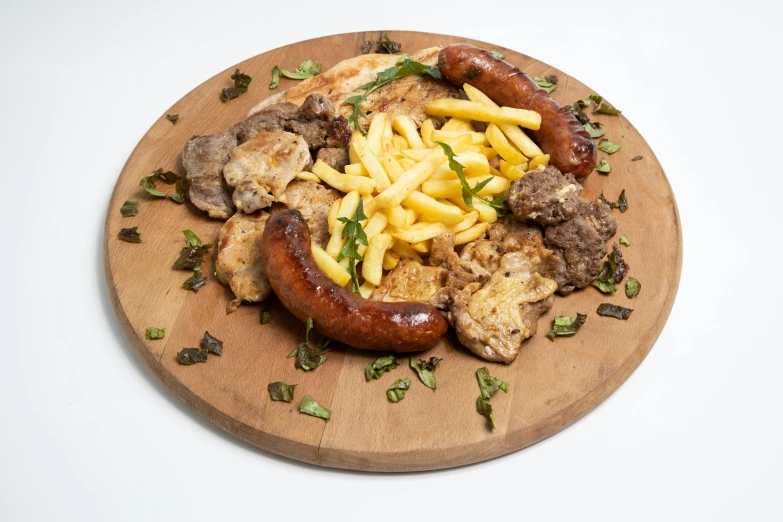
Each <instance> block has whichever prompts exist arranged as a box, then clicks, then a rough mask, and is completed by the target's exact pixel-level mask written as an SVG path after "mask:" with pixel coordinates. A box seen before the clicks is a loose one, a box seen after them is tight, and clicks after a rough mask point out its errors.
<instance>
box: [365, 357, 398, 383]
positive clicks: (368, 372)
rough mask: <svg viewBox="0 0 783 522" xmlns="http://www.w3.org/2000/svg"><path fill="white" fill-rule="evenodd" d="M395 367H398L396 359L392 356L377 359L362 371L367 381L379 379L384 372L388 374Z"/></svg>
mask: <svg viewBox="0 0 783 522" xmlns="http://www.w3.org/2000/svg"><path fill="white" fill-rule="evenodd" d="M397 366H399V363H398V362H397V358H396V357H395V356H393V355H387V356H385V357H378V358H377V359H375V360H374V361H373V362H371V363H370V364H368V365H367V368H365V369H364V378H365V379H366V380H368V381H369V380H371V379H380V378H381V375H383V374H384V372H390V371H392V370H393V369H395V368H396V367H397Z"/></svg>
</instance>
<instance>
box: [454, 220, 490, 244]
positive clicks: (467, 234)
mask: <svg viewBox="0 0 783 522" xmlns="http://www.w3.org/2000/svg"><path fill="white" fill-rule="evenodd" d="M488 226H489V223H479V224H478V225H473V226H472V227H470V228H469V229H467V230H463V231H462V232H457V233H456V234H454V244H455V245H464V244H465V243H470V242H471V241H475V240H477V239H478V238H480V237H481V236H483V235H484V231H486V230H487V227H488Z"/></svg>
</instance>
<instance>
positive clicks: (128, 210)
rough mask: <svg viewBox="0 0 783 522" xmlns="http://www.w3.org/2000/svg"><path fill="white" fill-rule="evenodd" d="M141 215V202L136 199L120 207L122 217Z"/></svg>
mask: <svg viewBox="0 0 783 522" xmlns="http://www.w3.org/2000/svg"><path fill="white" fill-rule="evenodd" d="M138 213H139V201H138V200H136V199H129V200H127V201H126V202H125V203H123V204H122V206H121V207H120V214H122V217H131V216H135V215H137V214H138Z"/></svg>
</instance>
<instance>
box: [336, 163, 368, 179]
mask: <svg viewBox="0 0 783 522" xmlns="http://www.w3.org/2000/svg"><path fill="white" fill-rule="evenodd" d="M345 173H346V174H348V175H349V176H366V177H368V178H369V177H370V173H369V172H367V169H366V168H364V165H362V164H361V163H349V164H348V165H346V166H345ZM338 174H339V172H338Z"/></svg>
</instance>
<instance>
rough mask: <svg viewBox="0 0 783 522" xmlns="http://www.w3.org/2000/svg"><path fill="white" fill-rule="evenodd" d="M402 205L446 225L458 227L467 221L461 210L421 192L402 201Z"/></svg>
mask: <svg viewBox="0 0 783 522" xmlns="http://www.w3.org/2000/svg"><path fill="white" fill-rule="evenodd" d="M402 204H403V205H405V206H406V207H408V208H410V209H413V210H415V211H416V212H418V213H419V214H421V215H422V216H424V217H426V218H427V219H429V220H430V221H440V222H441V223H445V224H446V225H456V224H457V223H462V221H464V219H465V217H464V216H463V215H462V211H460V209H459V208H457V207H454V206H451V205H444V204H443V203H440V202H438V201H437V200H435V199H434V198H431V197H430V196H427V195H426V194H423V193H421V192H419V191H414V192H411V194H410V196H408V197H407V198H405V199H403V200H402ZM411 224H412V223H411ZM408 226H410V225H408Z"/></svg>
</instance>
